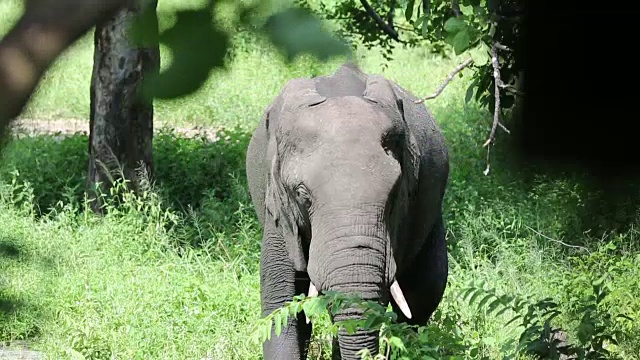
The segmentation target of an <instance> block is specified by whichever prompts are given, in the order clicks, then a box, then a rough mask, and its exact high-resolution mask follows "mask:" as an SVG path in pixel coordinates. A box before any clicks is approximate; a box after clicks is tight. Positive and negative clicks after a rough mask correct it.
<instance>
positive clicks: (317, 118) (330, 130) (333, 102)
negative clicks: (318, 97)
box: [307, 96, 394, 139]
mask: <svg viewBox="0 0 640 360" xmlns="http://www.w3.org/2000/svg"><path fill="white" fill-rule="evenodd" d="M310 110H312V111H310V112H309V115H308V116H307V118H308V120H309V122H310V123H312V124H313V125H315V127H317V128H318V129H320V130H321V131H322V134H323V135H327V136H329V137H331V138H334V139H340V138H368V137H373V138H375V139H379V138H380V136H381V134H383V133H385V132H388V131H389V130H390V129H391V128H393V126H394V122H393V121H392V119H390V118H389V117H388V116H387V114H386V113H385V112H384V111H382V109H381V108H380V107H379V106H377V105H375V104H372V103H370V102H368V101H367V100H365V99H363V98H361V97H356V96H345V97H340V98H330V99H329V100H327V102H326V103H325V104H323V106H322V108H320V107H318V108H315V109H310ZM313 125H312V126H313Z"/></svg>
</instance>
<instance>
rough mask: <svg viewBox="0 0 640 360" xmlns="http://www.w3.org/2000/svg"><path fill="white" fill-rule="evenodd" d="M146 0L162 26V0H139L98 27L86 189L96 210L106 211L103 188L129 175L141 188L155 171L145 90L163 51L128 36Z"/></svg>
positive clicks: (150, 111)
mask: <svg viewBox="0 0 640 360" xmlns="http://www.w3.org/2000/svg"><path fill="white" fill-rule="evenodd" d="M141 3H145V4H147V5H146V7H145V8H144V11H151V12H153V16H152V17H153V18H154V19H156V21H155V23H154V24H153V25H154V26H155V29H153V30H154V31H156V32H157V18H156V14H155V13H156V6H157V0H152V1H137V2H136V4H135V5H132V6H131V7H129V8H124V9H122V10H120V11H119V12H117V13H116V14H115V16H114V17H112V18H110V19H109V20H107V21H105V22H104V23H101V24H98V25H97V26H96V30H95V38H94V46H95V48H94V63H93V73H92V77H91V90H90V97H91V99H90V100H91V110H90V125H89V126H90V133H89V172H88V178H87V191H88V193H89V198H90V199H91V200H93V201H92V205H91V207H92V209H93V211H95V212H97V213H102V202H101V199H100V197H99V196H98V195H99V192H100V193H102V194H109V190H110V188H111V187H112V186H113V181H115V180H118V179H122V178H123V177H124V179H126V180H128V187H129V188H130V189H132V190H134V191H137V190H138V188H139V185H140V181H141V180H145V179H144V178H141V177H140V175H142V174H143V173H144V172H146V176H147V178H146V179H148V180H151V178H152V177H153V173H154V164H153V147H152V145H153V102H152V101H145V100H144V99H143V98H142V96H141V94H142V91H141V90H142V81H143V79H144V78H145V77H147V76H149V75H152V74H155V73H157V72H158V71H159V68H160V51H159V46H158V45H157V44H156V45H154V46H151V47H148V48H142V47H136V46H134V44H133V43H132V42H131V41H130V39H129V37H128V29H129V27H130V25H131V23H132V20H133V19H134V17H135V16H137V15H138V14H140V13H142V11H143V8H142V6H141V5H140V4H141ZM98 184H99V185H98ZM97 186H98V187H97ZM97 189H99V192H98V191H96V190H97Z"/></svg>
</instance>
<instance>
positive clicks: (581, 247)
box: [525, 225, 590, 253]
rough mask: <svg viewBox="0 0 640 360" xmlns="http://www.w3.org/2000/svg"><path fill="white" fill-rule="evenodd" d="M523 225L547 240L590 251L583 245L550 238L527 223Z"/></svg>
mask: <svg viewBox="0 0 640 360" xmlns="http://www.w3.org/2000/svg"><path fill="white" fill-rule="evenodd" d="M525 227H526V228H527V229H529V230H531V231H533V232H534V233H536V234H537V235H539V236H542V237H543V238H545V239H547V240H549V241H553V242H556V243H558V244H560V245H564V246H566V247H570V248H574V249H580V250H584V251H586V252H588V253H590V251H589V249H587V248H586V247H584V246H578V245H571V244H567V243H565V242H563V241H560V240H556V239H553V238H550V237H549V236H547V235H545V234H543V233H541V232H539V231H537V230H534V229H533V228H531V227H530V226H528V225H525Z"/></svg>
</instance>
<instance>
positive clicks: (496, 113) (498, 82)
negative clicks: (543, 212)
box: [482, 42, 511, 175]
mask: <svg viewBox="0 0 640 360" xmlns="http://www.w3.org/2000/svg"><path fill="white" fill-rule="evenodd" d="M496 44H497V43H495V42H494V43H493V45H492V46H491V65H492V66H493V80H494V81H493V82H494V99H495V103H494V106H493V123H492V125H491V133H489V138H488V139H487V141H485V143H484V144H483V145H482V147H487V168H486V169H485V170H484V174H485V175H487V174H489V167H490V165H491V164H490V162H489V153H490V152H491V145H493V143H494V142H495V138H496V129H497V128H498V126H500V128H501V129H502V130H504V131H505V132H506V133H507V134H510V133H511V132H510V131H509V130H508V129H507V128H506V127H505V126H504V125H503V124H502V123H501V122H500V89H503V88H505V85H504V83H503V82H502V79H501V78H500V63H499V61H498V46H496ZM498 45H499V44H498Z"/></svg>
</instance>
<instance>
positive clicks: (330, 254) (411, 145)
mask: <svg viewBox="0 0 640 360" xmlns="http://www.w3.org/2000/svg"><path fill="white" fill-rule="evenodd" d="M312 82H313V80H312V79H297V80H292V81H290V82H289V83H288V84H287V86H286V89H285V90H284V92H283V95H282V96H281V98H280V99H279V101H278V102H276V103H275V104H274V107H273V108H272V109H271V111H272V114H271V116H273V115H275V116H277V118H278V121H277V124H269V121H268V119H267V122H266V124H267V127H268V132H269V134H270V137H271V139H275V142H273V144H272V145H270V146H271V147H272V148H271V149H270V150H268V151H273V152H274V154H275V156H273V161H272V164H271V169H270V175H269V179H268V181H267V190H266V208H267V211H268V212H270V213H271V215H272V217H273V219H275V221H276V223H277V226H279V227H281V228H282V231H283V234H284V237H285V242H286V246H287V252H288V254H289V256H290V258H291V260H292V262H293V264H294V267H295V268H296V270H297V271H301V272H307V273H308V274H309V278H310V280H311V285H310V288H309V294H308V295H309V296H313V295H314V294H317V293H318V292H323V291H327V290H335V291H340V292H344V293H352V294H356V295H359V296H361V297H362V298H363V299H365V300H373V301H379V302H381V303H383V304H387V303H388V301H389V298H390V296H391V297H393V298H394V300H395V302H396V303H397V304H398V305H399V307H400V309H401V310H402V311H403V313H405V315H406V316H407V317H409V318H410V317H411V312H410V309H409V308H408V306H407V304H406V301H405V299H404V296H403V294H402V291H401V288H400V284H398V282H397V281H396V269H397V267H396V260H395V258H394V253H395V252H396V249H397V245H398V244H397V241H398V234H399V233H400V232H401V231H402V230H403V229H401V224H402V219H404V218H406V217H407V216H408V214H407V211H408V208H409V206H410V202H411V201H412V199H411V198H412V194H414V193H415V191H416V189H417V185H418V184H417V179H418V171H419V164H420V160H419V148H418V146H417V144H416V140H415V138H414V137H413V135H412V133H411V131H410V129H409V127H408V125H407V122H406V121H405V118H404V109H403V101H402V99H400V98H399V97H398V96H397V95H396V93H395V92H394V90H393V88H392V85H391V84H390V83H389V81H387V80H386V79H384V78H382V77H380V76H368V77H367V80H366V85H365V88H364V91H363V93H362V95H361V96H340V97H331V96H324V94H321V93H319V92H318V91H317V90H315V89H316V87H315V86H314V84H313V83H312ZM270 125H272V126H271V127H272V128H270ZM361 316H362V313H361V311H360V310H358V309H348V310H345V311H342V312H340V313H338V314H333V318H334V320H342V319H348V318H357V317H361ZM338 342H339V344H340V352H341V354H342V357H343V358H355V353H356V352H357V351H358V350H360V349H362V348H369V349H370V350H371V351H372V352H373V353H377V351H378V334H377V333H375V332H368V331H358V332H357V333H355V334H352V335H348V334H346V333H340V334H339V336H338Z"/></svg>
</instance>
